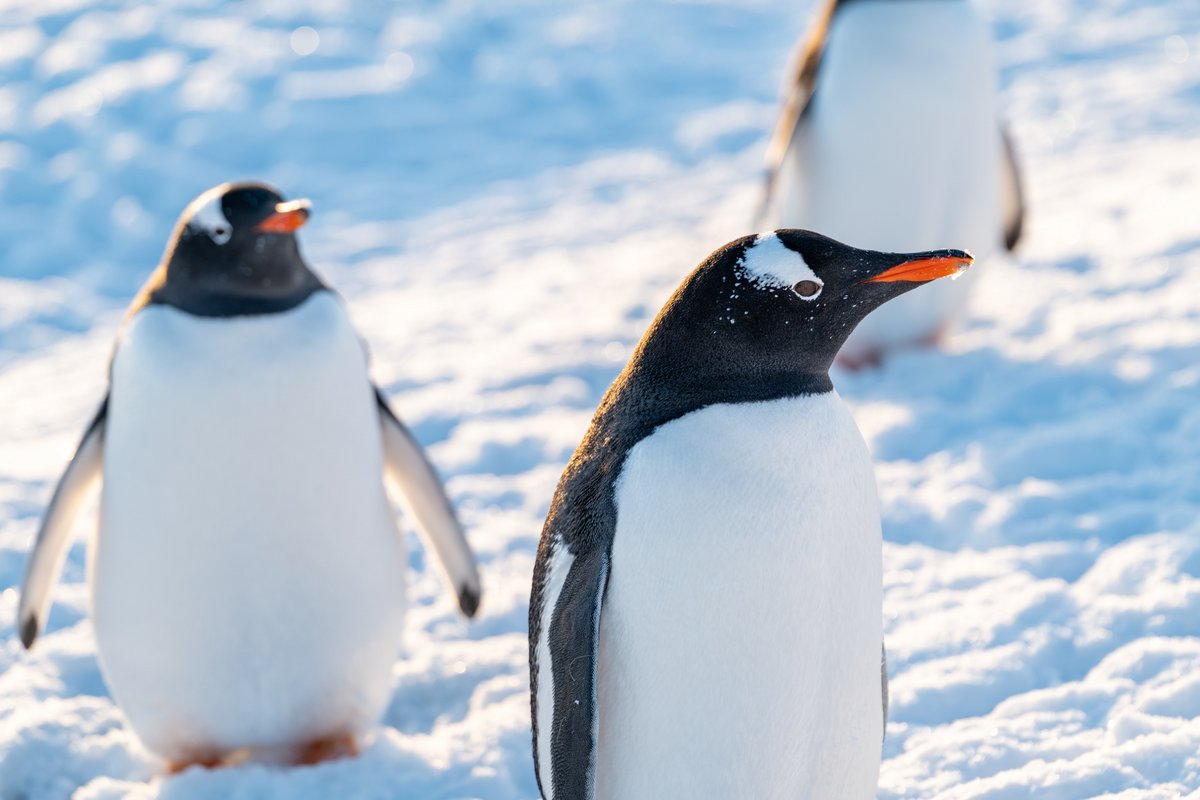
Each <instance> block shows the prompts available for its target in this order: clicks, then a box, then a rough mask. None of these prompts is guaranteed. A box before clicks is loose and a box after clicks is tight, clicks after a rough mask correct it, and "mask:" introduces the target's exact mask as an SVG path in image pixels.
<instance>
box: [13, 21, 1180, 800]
mask: <svg viewBox="0 0 1200 800" xmlns="http://www.w3.org/2000/svg"><path fill="white" fill-rule="evenodd" d="M986 7H987V10H988V11H989V12H990V13H991V15H992V18H993V20H994V30H995V33H996V36H997V40H998V56H999V59H1000V66H1001V85H1002V89H1003V97H1004V101H1005V105H1006V108H1007V109H1008V116H1009V119H1010V121H1011V124H1012V129H1013V133H1014V137H1015V139H1016V142H1017V147H1018V150H1019V152H1020V155H1021V157H1022V162H1023V164H1024V166H1025V178H1026V184H1027V190H1028V192H1029V195H1030V206H1031V211H1030V218H1029V230H1028V238H1027V240H1026V241H1025V242H1024V244H1023V247H1022V248H1021V250H1020V252H1019V254H1018V257H1017V258H1016V259H1014V260H1013V261H1011V262H1001V261H993V262H990V263H986V264H984V263H980V264H977V265H976V267H975V269H978V270H979V272H980V278H979V283H978V284H977V287H978V290H977V292H976V295H975V299H974V300H973V302H972V306H971V308H970V309H969V313H968V315H967V319H966V322H965V323H964V325H963V328H962V329H961V330H960V331H958V332H957V333H956V334H955V335H954V336H953V337H952V338H951V340H950V342H949V343H948V346H947V350H946V352H944V353H928V352H913V353H906V354H902V355H900V356H898V357H896V358H895V359H893V360H892V361H890V362H889V363H888V364H887V365H886V366H885V367H884V368H883V369H882V370H879V371H875V372H866V373H860V374H854V375H847V374H838V375H835V376H834V377H835V382H836V383H837V385H838V388H839V392H840V393H841V394H842V396H843V397H845V398H846V399H847V400H848V401H849V402H850V403H851V405H852V407H853V410H854V412H855V415H856V418H857V419H858V422H859V424H860V426H861V427H862V429H863V431H864V433H865V434H866V436H867V438H868V442H869V444H870V445H871V448H872V451H873V454H874V457H875V459H876V464H877V475H878V480H879V485H880V491H881V496H882V500H883V510H884V536H885V540H886V541H885V546H884V582H885V587H884V588H885V593H884V608H885V614H886V619H885V623H884V624H885V632H886V635H887V641H888V647H889V656H890V667H891V674H892V713H891V721H890V725H889V729H888V737H887V740H886V743H885V746H884V758H885V761H884V764H883V769H882V774H881V781H880V796H881V797H884V798H900V797H921V798H925V797H938V798H991V799H992V800H1005V799H1007V798H1030V797H1035V798H1072V799H1074V798H1081V797H1106V798H1121V800H1133V799H1134V798H1137V799H1138V800H1148V799H1149V798H1168V797H1179V796H1183V795H1187V794H1189V793H1193V794H1195V793H1197V792H1200V679H1197V677H1196V676H1197V675H1200V478H1198V477H1197V476H1198V475H1200V446H1198V444H1197V443H1198V442H1200V366H1198V364H1200V359H1198V358H1197V355H1198V353H1200V222H1198V221H1197V214H1196V212H1197V209H1200V158H1198V157H1197V154H1198V153H1200V145H1198V143H1197V138H1198V137H1200V12H1198V10H1197V7H1196V4H1195V3H1194V2H1193V0H1105V1H1104V2H1102V3H1097V2H1093V0H1009V2H1000V0H989V2H988V3H987V4H986ZM809 10H810V8H809V7H808V6H807V5H805V6H804V7H798V6H793V5H791V4H786V3H784V2H782V0H756V2H754V3H742V2H735V1H734V0H708V2H657V1H656V2H635V1H634V0H616V1H615V2H609V3H603V4H600V3H581V4H559V3H551V2H546V0H541V2H535V1H534V0H520V1H519V2H514V3H510V4H503V5H501V4H495V3H483V2H478V0H456V1H455V2H433V1H432V0H425V1H424V2H413V3H410V4H406V5H404V6H403V7H393V6H392V5H390V4H353V5H351V4H350V3H348V2H344V1H341V0H312V1H311V2H296V1H295V0H291V2H286V3H284V2H281V1H280V0H251V1H250V2H247V3H242V4H237V5H229V6H225V7H221V8H220V9H218V10H215V11H214V10H211V9H208V8H206V7H204V6H203V5H197V4H189V3H181V2H180V3H169V4H167V3H163V4H156V5H154V6H149V5H145V4H141V3H136V2H133V0H102V2H99V3H95V4H91V3H84V2H82V0H37V2H34V0H14V2H10V3H7V4H5V5H4V6H3V7H2V8H0V206H3V208H4V214H3V215H0V241H4V243H5V246H4V248H3V249H2V250H0V264H3V269H2V270H0V272H2V273H3V276H2V277H0V408H3V409H4V411H5V413H4V415H3V417H0V798H17V797H21V798H29V799H30V800H40V799H41V798H61V797H64V796H69V795H71V794H72V792H74V796H75V797H77V798H88V799H89V800H90V799H94V798H114V797H123V796H132V797H166V798H177V799H178V798H210V797H279V798H285V797H286V798H308V797H313V798H317V797H394V796H409V797H421V798H462V797H480V798H499V799H504V800H507V799H509V798H529V797H533V796H535V794H536V785H535V782H534V777H533V768H532V759H531V757H530V744H531V743H530V736H529V712H528V683H527V681H528V675H527V666H526V657H527V649H526V641H525V626H526V613H527V600H528V588H529V580H530V574H531V570H532V562H533V554H534V548H535V546H536V541H537V537H538V534H539V532H540V528H541V522H542V519H543V517H544V515H545V511H546V506H547V504H548V501H549V498H550V496H551V493H552V491H553V487H554V485H555V483H556V481H557V479H558V476H559V474H560V472H561V469H562V467H563V465H564V464H565V461H566V459H567V458H568V457H569V455H570V453H571V451H572V450H573V448H574V447H575V445H576V444H577V443H578V441H579V439H580V437H581V435H582V433H583V431H584V429H585V428H586V425H587V422H588V420H589V418H590V415H591V412H592V410H593V409H594V407H595V404H596V403H597V402H598V400H599V398H600V395H601V393H602V392H603V390H604V389H605V387H606V386H607V385H608V383H609V382H610V381H611V380H612V378H613V377H614V376H615V375H616V373H617V371H618V370H619V369H620V367H621V365H622V363H623V362H624V359H625V358H627V356H628V354H629V352H631V348H632V346H633V345H634V344H635V343H636V341H637V339H638V337H639V336H640V334H641V332H642V331H643V330H644V328H645V326H646V324H647V323H648V322H649V319H650V318H651V317H652V315H653V314H654V312H655V311H656V310H657V308H658V307H659V305H660V304H661V303H662V302H663V300H665V298H666V297H667V295H668V294H669V292H670V291H671V290H672V289H673V288H674V286H675V285H676V284H677V282H678V281H679V279H680V277H681V276H682V275H683V274H684V273H685V272H686V271H687V270H689V269H690V268H691V267H692V266H693V265H694V264H695V263H696V262H697V261H699V259H701V258H702V257H703V256H705V255H707V254H708V253H709V252H710V251H711V250H713V249H714V248H715V247H717V246H718V245H720V244H722V243H724V242H725V241H728V240H730V239H732V238H735V237H737V236H741V235H744V234H747V233H750V232H752V231H750V230H748V229H747V226H748V225H749V224H750V221H751V216H752V211H753V209H754V206H755V202H756V200H757V189H758V182H757V181H758V176H759V174H760V172H759V167H760V163H761V161H760V158H761V152H762V148H763V146H764V144H765V138H766V133H767V130H768V127H769V125H770V124H771V121H772V115H773V111H774V102H775V97H776V90H777V88H778V86H779V80H780V74H781V70H782V67H783V65H784V63H785V62H786V60H787V55H788V52H789V49H790V47H791V45H792V42H793V40H794V38H795V37H796V36H797V35H798V34H799V33H800V31H802V30H803V29H804V27H805V25H806V22H807V14H808V12H809ZM305 28H311V29H312V33H309V32H306V31H304V29H305ZM314 33H315V34H316V35H315V36H314V35H313V34H314ZM314 47H315V49H312V48H314ZM305 52H308V55H303V53H305ZM937 124H942V123H941V122H939V123H937ZM250 177H255V178H263V179H266V180H269V181H272V182H273V183H276V184H277V185H279V186H280V187H282V188H283V189H284V191H285V192H286V193H287V194H288V195H289V196H294V197H300V196H309V197H312V198H313V200H314V214H315V215H314V217H313V219H312V221H311V222H310V224H309V226H308V227H307V228H306V229H305V232H304V233H303V234H302V241H303V246H304V247H305V250H306V252H307V253H308V255H309V257H310V259H311V260H312V261H313V263H314V264H315V265H317V267H318V268H319V269H320V270H321V271H322V273H323V274H324V275H326V276H327V277H329V279H330V280H331V281H332V282H333V283H334V285H336V286H338V287H339V288H340V289H341V290H342V291H343V293H344V294H345V295H346V297H347V300H348V302H349V305H350V309H351V312H352V314H353V315H354V318H355V320H356V322H357V324H358V325H359V326H360V329H361V331H362V333H363V335H364V336H365V338H366V339H367V341H368V342H369V343H370V346H371V350H372V353H373V358H374V371H375V375H376V376H377V378H378V380H379V381H380V383H381V384H382V385H383V387H384V388H385V390H386V391H387V393H388V395H389V396H390V397H391V398H393V400H394V403H395V405H396V407H397V410H398V411H399V413H400V414H401V416H402V417H404V418H405V419H406V420H408V421H409V422H410V423H411V424H412V427H413V429H414V431H415V433H416V435H417V436H418V437H419V438H420V439H421V441H422V442H423V443H424V444H425V445H426V446H427V447H428V448H429V452H430V454H431V456H432V458H433V459H434V461H435V462H436V463H437V465H438V467H439V468H440V469H441V470H442V472H443V474H444V475H445V476H446V477H447V478H448V485H449V491H450V493H451V495H452V496H453V498H454V500H455V502H456V503H457V505H458V508H459V510H460V512H461V514H462V517H463V519H464V521H465V523H466V524H467V526H468V529H469V535H470V536H471V539H472V542H473V544H474V545H475V547H476V548H477V550H478V552H479V555H480V558H481V562H482V567H483V570H484V581H485V596H484V600H483V606H482V608H481V615H480V617H479V618H478V619H477V620H476V621H474V622H470V623H468V622H466V621H464V620H462V619H461V618H460V617H459V616H458V614H457V611H456V608H455V603H454V599H453V598H452V597H451V596H450V595H448V594H447V593H446V592H444V590H443V589H442V586H441V582H440V578H439V576H438V575H437V574H436V571H435V570H433V569H429V568H427V566H426V565H427V562H428V558H427V556H426V555H425V554H424V553H422V552H421V551H420V549H419V548H416V547H414V551H413V556H412V560H413V567H414V573H413V583H412V585H411V586H410V598H411V600H412V604H413V607H412V610H411V612H410V614H409V616H408V620H407V634H406V635H407V639H406V647H405V652H404V654H403V656H402V657H401V658H400V659H398V660H397V662H396V665H395V669H394V672H395V678H396V690H395V695H394V698H393V701H392V703H391V705H390V707H389V710H388V712H387V715H386V718H385V720H384V724H383V725H382V726H381V727H380V729H379V730H378V732H377V734H376V736H375V738H374V740H373V741H372V742H371V743H370V744H369V745H368V746H367V747H366V749H365V752H364V753H363V754H362V756H361V757H360V758H358V759H354V760H348V761H339V762H332V763H327V764H324V765H320V766H317V767H311V768H298V769H285V768H281V767H278V766H272V765H244V766H239V767H235V768H230V769H227V770H223V771H213V772H208V771H204V770H200V769H194V770H190V771H188V772H185V773H184V774H182V775H178V776H174V777H170V778H167V777H164V776H162V774H161V767H160V764H159V763H158V762H157V761H155V760H154V759H153V758H152V757H151V756H150V755H148V754H147V753H145V752H144V751H143V750H142V749H141V748H140V747H139V745H138V744H137V742H136V740H135V739H134V737H133V736H132V733H131V732H130V731H129V729H128V727H127V726H126V725H125V723H124V722H123V719H122V717H121V714H120V711H119V710H118V709H116V708H115V706H114V705H113V703H112V701H111V699H110V698H109V696H108V692H107V690H106V689H105V686H104V683H103V681H102V679H101V676H100V673H99V669H98V667H97V663H96V659H95V645H94V640H93V637H92V629H91V625H90V623H89V621H88V618H87V589H86V585H85V583H84V577H85V576H84V563H85V553H86V545H85V540H86V538H87V537H86V534H87V525H86V524H83V525H80V531H79V533H80V541H79V543H78V544H76V545H75V546H74V547H73V549H72V550H71V553H70V556H69V559H68V563H67V566H66V569H65V572H64V577H63V582H62V584H61V586H60V587H59V590H58V592H57V595H56V604H55V607H54V610H53V611H52V612H51V615H50V618H49V620H48V626H49V627H48V634H47V635H46V636H45V637H44V638H43V639H42V640H40V641H39V642H38V644H37V646H36V647H35V649H34V650H33V652H31V653H28V654H25V653H22V651H21V648H20V644H19V642H18V640H17V637H16V632H15V631H14V630H13V620H14V615H15V610H16V599H17V598H16V588H15V587H16V586H17V585H18V583H19V580H20V574H21V569H22V567H23V565H24V559H25V553H26V551H27V548H28V546H29V543H30V541H31V539H32V537H33V535H34V532H35V530H36V526H37V522H38V519H39V515H40V514H41V512H42V510H43V508H44V505H45V502H46V501H47V499H48V498H49V496H50V493H51V491H52V489H53V483H54V481H55V479H56V478H57V477H58V475H59V473H60V471H61V470H62V468H63V466H64V465H65V463H66V460H67V459H68V458H69V455H70V453H71V451H72V449H73V448H74V446H75V444H76V442H77V440H78V437H79V435H80V433H81V432H82V430H83V426H84V425H85V424H86V422H87V420H88V419H89V418H90V415H91V414H92V413H93V412H94V410H95V406H96V404H97V403H98V401H99V399H100V397H101V394H102V391H103V386H104V380H105V373H106V368H107V366H106V365H107V358H108V354H109V351H110V348H111V342H112V337H113V335H114V333H115V330H116V328H117V325H118V324H119V321H120V318H121V314H122V311H123V308H124V305H125V303H126V302H127V301H128V299H129V297H130V295H131V294H132V292H133V291H134V289H135V288H136V287H137V286H138V284H139V283H140V282H141V281H142V280H143V279H144V277H145V276H146V274H148V272H149V270H150V268H151V267H152V266H153V264H154V262H155V261H156V259H157V257H158V255H159V254H160V253H161V250H162V247H163V245H164V243H165V240H166V236H167V233H168V231H169V229H170V226H171V225H172V223H173V222H174V219H175V218H176V216H177V215H178V213H179V212H180V210H181V209H182V208H183V206H184V205H185V204H186V203H187V202H188V201H189V200H190V199H192V198H193V197H194V196H195V195H197V194H198V193H199V192H201V191H202V190H204V189H206V188H208V187H209V186H211V185H213V184H216V183H218V182H220V181H224V180H230V179H238V178H250ZM969 244H970V243H966V242H946V243H945V246H947V247H963V246H969ZM89 523H90V517H89ZM1196 796H1200V795H1196Z"/></svg>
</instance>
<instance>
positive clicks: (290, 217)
mask: <svg viewBox="0 0 1200 800" xmlns="http://www.w3.org/2000/svg"><path fill="white" fill-rule="evenodd" d="M311 209H312V203H310V202H309V201H307V200H289V201H287V202H285V203H277V204H276V205H275V213H273V214H272V215H271V216H269V217H267V218H266V219H264V220H263V221H262V222H260V223H258V225H256V226H255V228H254V230H256V231H258V232H259V233H294V232H295V231H298V230H300V229H301V228H302V227H304V223H306V222H308V216H309V214H310V213H311Z"/></svg>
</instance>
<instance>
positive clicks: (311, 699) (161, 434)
mask: <svg viewBox="0 0 1200 800" xmlns="http://www.w3.org/2000/svg"><path fill="white" fill-rule="evenodd" d="M405 565H406V559H405V554H404V549H403V544H402V541H401V539H400V537H399V535H398V533H397V529H396V525H395V522H394V518H393V514H392V511H391V508H390V506H389V504H388V501H387V499H386V496H385V493H384V488H383V483H382V454H381V441H380V428H379V420H378V415H377V411H376V407H375V403H374V398H373V394H372V389H371V386H370V382H369V378H368V375H367V371H366V363H365V355H364V353H363V350H362V347H361V345H360V343H359V341H358V339H357V337H356V336H355V333H354V331H353V329H352V327H351V326H350V323H349V320H348V319H347V317H346V315H345V312H344V310H343V309H342V307H341V305H340V303H339V302H338V300H337V299H336V298H335V297H333V296H332V295H331V294H329V293H326V292H320V293H318V294H315V295H313V297H311V298H310V299H309V300H308V301H306V302H305V303H304V304H302V305H301V306H299V307H297V308H295V309H292V310H290V311H288V312H284V313H280V314H271V315H263V316H256V317H242V318H234V319H203V318H197V317H194V316H191V315H188V314H185V313H182V312H180V311H178V310H175V309H172V308H168V307H160V306H154V307H150V308H147V309H145V310H144V311H142V312H141V313H139V314H138V316H137V317H135V319H134V320H133V322H132V323H131V325H130V327H129V329H128V330H127V332H126V334H125V335H124V336H123V337H122V339H121V341H120V343H119V346H118V351H117V354H116V357H115V359H114V361H113V371H112V391H111V395H110V400H109V410H108V423H107V431H106V436H105V442H104V489H103V495H102V499H101V520H100V528H99V532H98V536H97V539H96V541H95V543H94V546H93V548H92V552H91V569H92V599H93V611H94V619H95V628H96V639H97V644H98V646H99V650H100V656H101V661H102V664H103V667H104V671H105V675H106V677H107V679H108V681H109V684H110V686H111V688H112V690H113V693H114V695H115V697H116V699H117V701H118V703H119V704H120V705H121V706H122V708H123V709H124V710H125V712H126V714H127V716H128V717H129V720H130V722H131V724H132V726H133V728H134V729H135V730H136V731H137V733H138V735H139V736H140V737H141V738H142V740H143V742H144V743H145V744H146V745H147V746H148V747H149V748H150V749H152V750H155V751H157V752H159V753H160V754H162V755H164V756H167V757H168V758H190V757H197V756H203V755H204V754H206V753H211V752H217V753H219V752H222V751H224V750H226V749H229V748H235V747H245V746H259V747H271V746H286V745H287V744H289V743H294V742H303V741H305V740H306V739H311V738H318V737H321V736H325V735H335V734H339V733H353V732H357V731H360V730H362V729H363V728H365V727H368V726H370V725H371V724H373V723H374V722H375V721H376V720H377V719H378V717H379V715H380V714H381V713H382V710H383V708H384V706H385V704H386V702H387V698H388V696H389V692H390V674H391V666H392V663H393V661H394V658H395V656H396V653H397V650H398V646H399V637H400V633H401V624H402V617H403V595H404V568H405Z"/></svg>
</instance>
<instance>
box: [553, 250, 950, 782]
mask: <svg viewBox="0 0 1200 800" xmlns="http://www.w3.org/2000/svg"><path fill="white" fill-rule="evenodd" d="M971 260H972V257H971V256H970V255H969V254H967V253H965V252H962V251H958V250H940V251H936V252H924V253H912V254H901V253H883V252H873V251H868V250H858V249H855V248H853V247H848V246H846V245H844V244H841V243H839V242H836V241H834V240H832V239H828V238H826V237H824V236H820V235H818V234H815V233H811V232H808V231H801V230H779V231H775V232H774V233H767V234H762V235H759V236H748V237H745V238H742V239H738V240H736V241H734V242H731V243H729V244H727V245H725V246H724V247H722V248H721V249H719V250H717V251H716V252H715V253H713V254H712V255H710V256H709V257H708V258H707V259H706V260H705V261H704V262H703V263H701V264H700V265H699V266H698V267H697V268H696V269H695V270H694V271H693V272H692V273H691V274H690V275H689V276H688V277H687V278H685V279H684V281H683V283H682V284H681V285H680V287H679V288H678V289H677V290H676V292H675V294H674V295H673V296H672V297H671V299H670V300H668V301H667V303H666V305H665V306H664V307H663V309H662V311H660V312H659V314H658V316H657V317H656V318H655V320H654V321H653V322H652V323H651V325H650V328H649V330H648V331H647V333H646V335H645V336H644V337H643V338H642V341H641V343H640V344H639V345H638V347H637V349H636V351H635V352H634V354H633V356H632V358H631V359H630V361H629V363H628V365H627V366H626V367H625V369H624V371H623V372H622V373H621V374H620V375H619V376H618V377H617V379H616V381H615V382H614V383H613V385H612V387H611V388H610V389H609V391H608V393H607V394H606V395H605V397H604V399H603V400H602V401H601V403H600V407H599V409H598V410H597V411H596V415H595V417H594V418H593V420H592V424H591V427H590V429H589V430H588V432H587V434H586V435H585V436H584V439H583V442H582V443H581V444H580V446H579V449H578V450H576V452H575V455H574V456H573V457H572V459H571V461H570V463H569V464H568V465H567V468H566V471H565V472H564V473H563V477H562V480H561V482H560V483H559V485H558V489H557V491H556V493H555V495H554V499H553V502H552V504H551V507H550V512H549V515H548V517H547V519H546V524H545V527H544V529H543V531H542V539H541V544H540V546H539V548H538V556H537V562H536V566H535V571H534V578H533V587H532V594H531V598H530V606H529V629H530V640H529V659H530V688H531V707H532V716H533V732H534V737H533V738H534V745H533V749H534V762H535V769H536V774H537V779H538V785H539V787H540V789H541V792H542V796H543V797H544V798H545V799H546V800H596V799H598V798H602V799H603V800H641V799H642V798H647V799H649V798H665V797H728V798H735V797H736V798H756V800H760V799H761V800H774V799H776V798H780V799H781V798H795V797H815V798H839V799H840V800H855V799H856V798H857V799H861V800H865V799H866V798H871V797H874V796H875V789H876V782H877V779H878V772H879V763H880V749H881V742H882V738H883V732H884V723H885V719H886V716H887V673H886V667H885V665H884V664H883V663H881V647H882V640H883V613H882V594H883V575H882V573H883V567H882V539H881V532H880V517H879V507H878V497H877V494H876V488H875V480H874V474H873V471H872V466H871V458H870V455H869V453H868V452H867V447H866V444H865V443H864V441H863V438H862V435H861V434H860V433H859V430H858V428H857V427H856V425H855V423H854V420H853V419H852V418H851V416H850V412H849V410H848V409H847V407H846V405H845V404H844V403H843V402H842V400H841V399H840V398H839V397H838V395H837V393H836V392H835V391H834V389H833V384H832V383H831V382H830V378H829V368H830V366H831V365H832V364H833V361H834V358H835V357H836V355H837V353H838V350H839V349H840V348H841V346H842V344H843V342H844V341H845V340H846V338H847V337H848V336H849V335H850V334H851V332H852V331H853V330H854V328H855V326H856V325H857V324H858V323H859V322H861V321H862V320H863V318H864V317H866V316H867V315H868V313H871V312H873V311H874V310H875V309H877V308H878V307H880V306H883V305H884V304H886V303H888V302H889V301H893V300H895V299H896V298H897V297H899V296H901V295H903V294H904V293H905V292H907V291H909V290H910V289H913V288H915V287H917V286H919V285H921V284H923V283H927V282H929V281H932V280H934V279H936V278H941V277H946V276H948V275H951V274H956V273H958V272H960V271H961V270H962V269H964V268H965V267H966V266H967V265H969V264H970V263H971Z"/></svg>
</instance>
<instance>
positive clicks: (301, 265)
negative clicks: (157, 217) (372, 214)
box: [156, 182, 322, 315]
mask: <svg viewBox="0 0 1200 800" xmlns="http://www.w3.org/2000/svg"><path fill="white" fill-rule="evenodd" d="M310 207H311V204H310V203H309V201H307V200H291V201H287V200H284V198H283V196H282V195H281V194H280V193H279V192H278V191H276V190H275V189H274V188H272V187H270V186H267V185H266V184H262V183H254V182H239V183H224V184H221V185H220V186H216V187H213V188H212V189H209V190H208V191H206V192H204V193H203V194H201V195H200V196H199V197H197V198H196V199H195V200H193V201H192V202H191V203H190V204H189V205H188V207H187V208H186V209H184V212H183V214H182V215H181V216H180V218H179V221H178V223H177V224H176V226H175V230H174V233H173V234H172V236H171V241H170V242H169V243H168V244H167V250H166V253H165V254H164V256H163V273H164V274H163V275H162V276H161V279H160V280H161V282H160V283H159V285H158V286H157V288H156V295H157V299H158V300H160V301H161V302H166V303H169V304H171V305H175V306H178V307H180V308H182V309H183V310H185V311H190V312H192V313H196V314H201V315H224V314H226V313H230V314H235V313H245V309H252V310H262V311H270V310H273V309H274V308H275V307H278V308H288V307H291V306H292V305H295V304H296V302H298V300H297V298H301V299H302V298H305V297H307V296H308V295H309V294H311V293H312V291H314V290H315V289H317V288H322V285H321V282H320V279H319V278H317V276H316V275H314V274H313V272H312V271H311V270H310V269H309V267H308V265H307V264H306V263H305V262H304V258H303V256H301V254H300V247H299V244H298V243H297V241H296V231H297V230H299V229H300V228H301V227H302V226H303V225H304V223H305V222H307V221H308V217H309V214H310Z"/></svg>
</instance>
